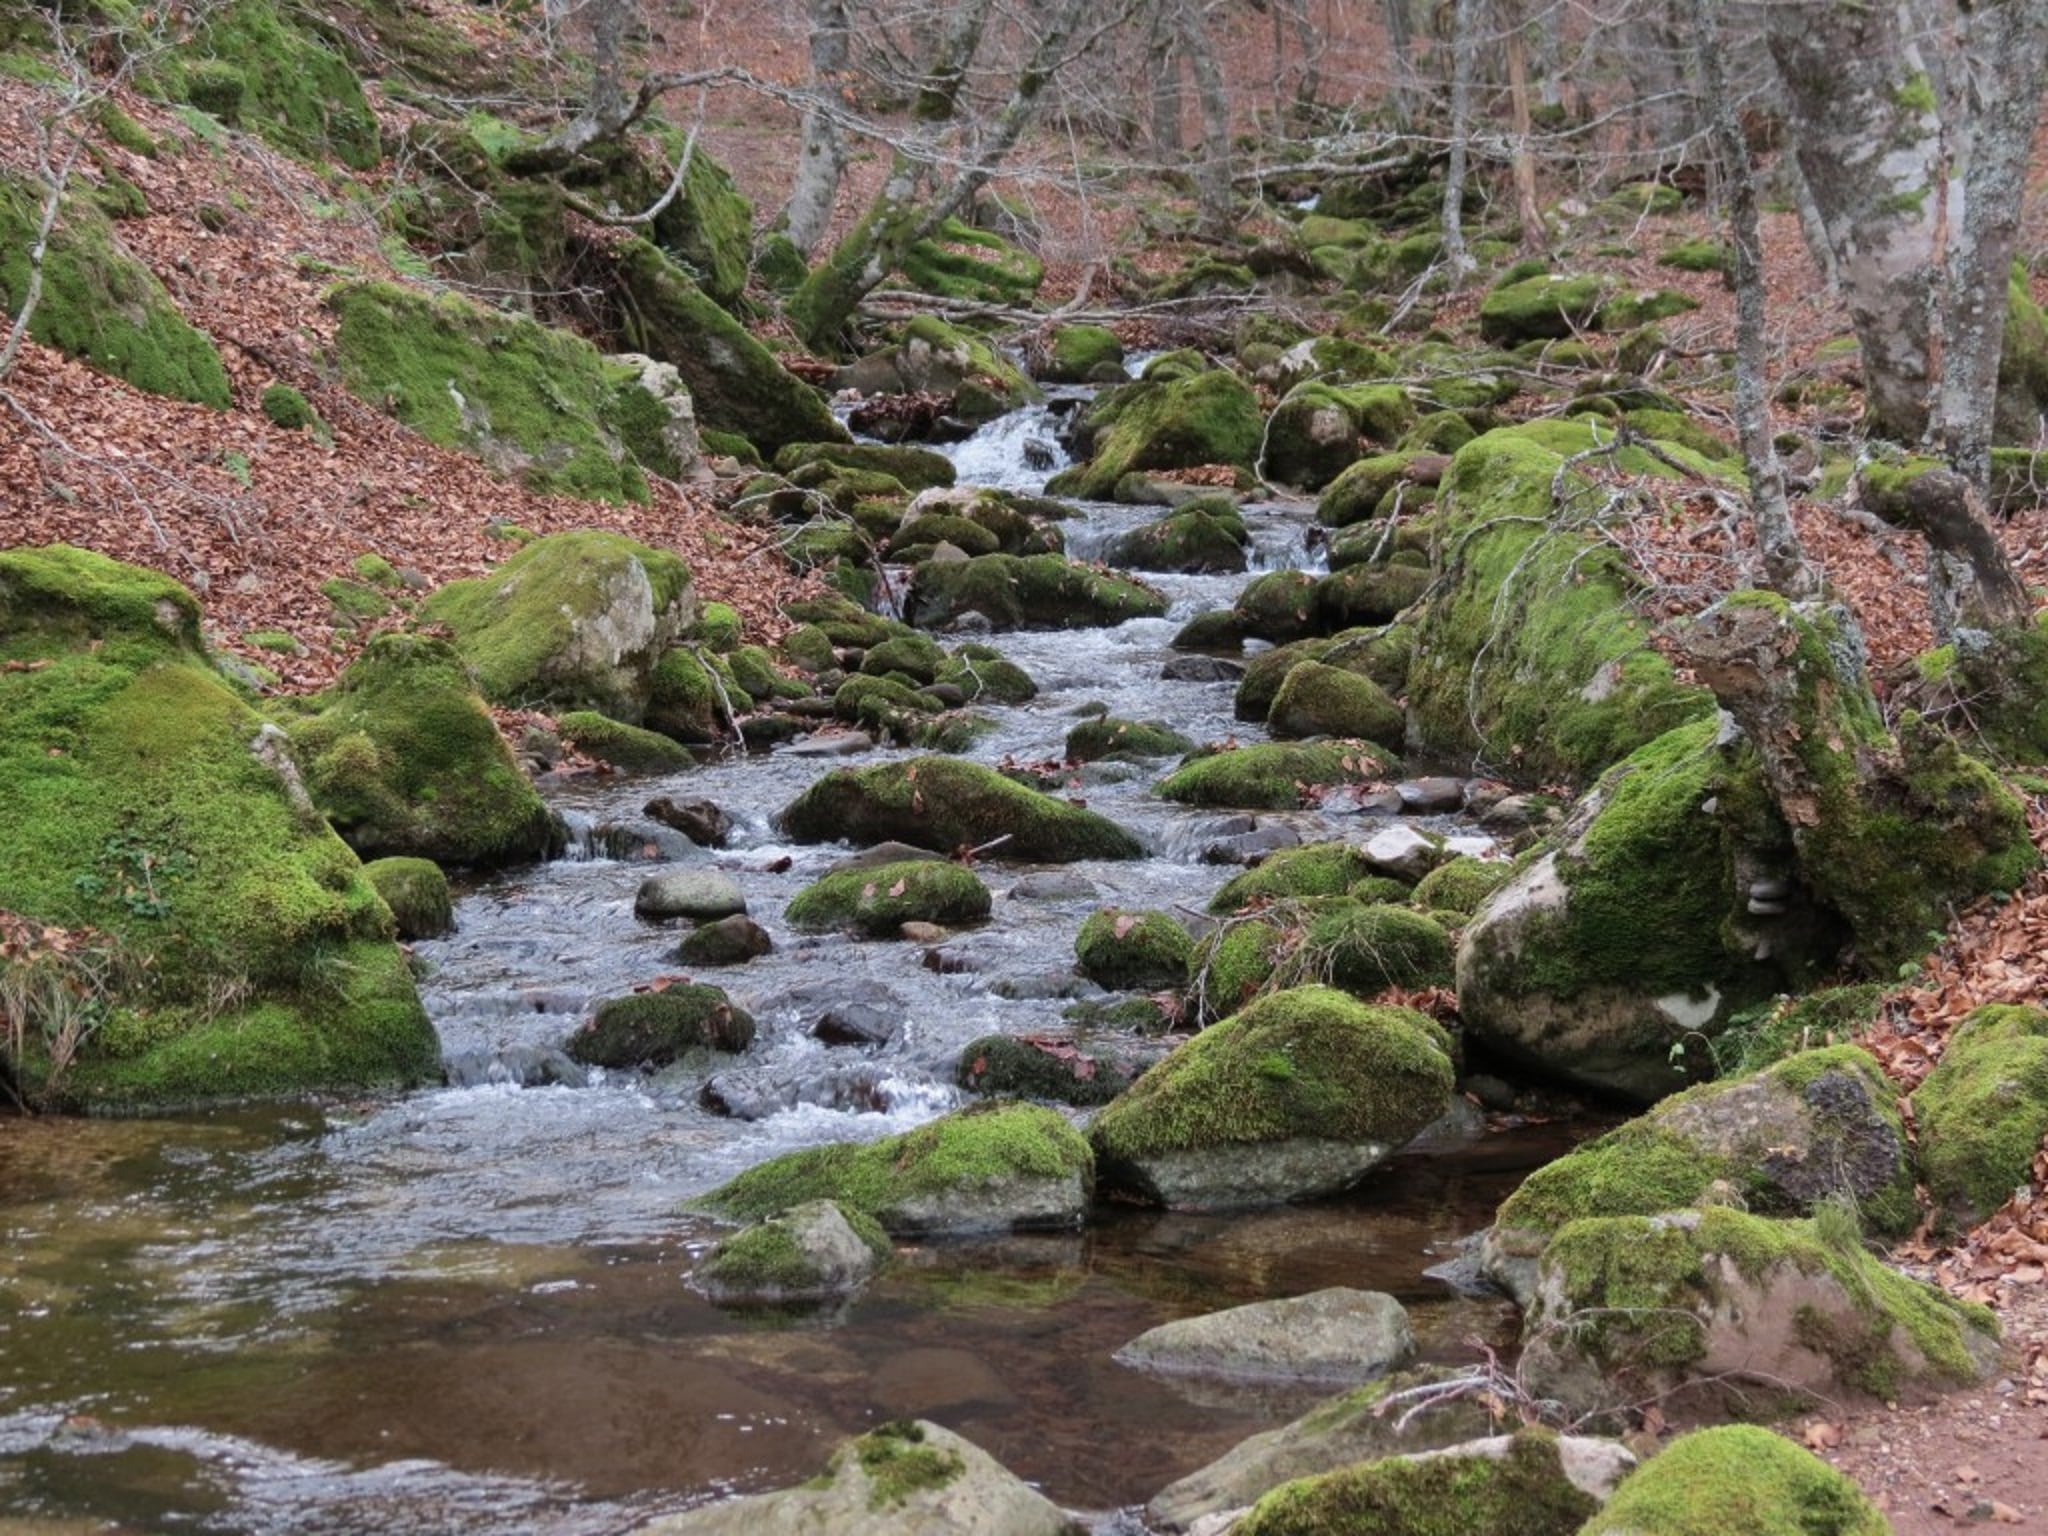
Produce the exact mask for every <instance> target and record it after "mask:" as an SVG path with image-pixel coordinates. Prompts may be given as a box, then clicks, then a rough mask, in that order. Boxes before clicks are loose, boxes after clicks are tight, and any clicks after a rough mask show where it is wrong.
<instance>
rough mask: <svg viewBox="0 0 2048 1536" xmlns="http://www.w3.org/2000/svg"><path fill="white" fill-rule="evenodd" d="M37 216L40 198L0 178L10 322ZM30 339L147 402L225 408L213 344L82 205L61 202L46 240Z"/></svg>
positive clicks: (2, 276) (224, 381)
mask: <svg viewBox="0 0 2048 1536" xmlns="http://www.w3.org/2000/svg"><path fill="white" fill-rule="evenodd" d="M42 211H43V209H42V195H41V193H40V192H38V191H37V190H35V189H34V188H33V187H31V186H30V185H29V184H27V183H26V182H23V181H19V180H16V179H15V178H13V177H11V176H0V313H5V314H6V315H8V316H10V317H12V316H14V315H16V314H17V313H19V312H20V309H21V306H22V304H23V303H24V302H25V301H26V300H27V298H28V289H29V253H30V252H31V251H32V250H34V249H35V244H36V236H37V233H38V231H39V229H40V228H41V224H42ZM28 333H29V336H30V337H31V339H33V340H35V341H38V342H41V343H42V344H43V345H44V346H46V347H54V348H56V350H57V351H59V352H62V353H64V354H65V356H67V357H75V358H77V359H78V360H79V361H80V362H84V363H90V364H91V365H92V366H93V367H95V368H98V369H100V370H101V371H102V372H105V373H111V374H112V375H114V377H116V378H118V379H126V380H127V381H128V382H129V383H130V384H133V385H134V386H135V387H136V388H137V389H140V390H146V391H147V392H149V393H150V394H153V395H167V396H169V397H170V398H171V399H173V400H191V401H195V402H197V403H198V404H200V405H211V406H215V407H218V408H222V409H225V408H226V406H227V405H228V401H229V395H228V376H227V370H226V369H225V368H223V367H222V366H221V361H220V354H219V353H218V352H216V351H215V350H214V347H213V343H212V342H211V341H210V340H208V339H207V337H206V334H205V333H204V332H203V331H199V330H197V329H195V328H194V327H192V326H191V325H189V324H187V323H186V320H185V317H184V316H183V315H181V314H179V313H178V307H177V305H176V304H174V303H172V302H171V296H170V295H169V294H168V293H166V292H165V291H164V288H163V284H161V283H159V282H158V281H157V280H156V278H155V277H153V276H152V275H151V274H150V271H149V268H147V267H145V266H144V265H143V264H142V263H141V262H139V261H137V260H136V259H135V258H134V257H133V256H131V255H130V254H129V253H128V250H127V248H126V247H125V246H124V245H122V243H121V241H120V238H119V236H117V235H116V234H115V232H114V226H113V225H112V224H111V223H110V222H109V221H108V219H107V217H106V215H105V214H103V213H101V212H100V211H99V210H98V208H96V207H95V206H94V205H93V204H92V202H91V201H90V200H88V199H86V198H82V197H72V198H67V199H66V200H65V204H64V208H63V212H62V216H61V217H60V218H59V220H58V222H57V224H56V226H55V227H54V228H53V229H52V231H51V235H50V244H49V249H48V251H47V252H46V254H45V256H44V258H43V288H42V296H41V298H39V299H38V300H37V302H36V308H35V313H34V314H33V315H31V316H30V317H29V329H28Z"/></svg>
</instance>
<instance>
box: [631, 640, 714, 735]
mask: <svg viewBox="0 0 2048 1536" xmlns="http://www.w3.org/2000/svg"><path fill="white" fill-rule="evenodd" d="M647 723H648V724H649V725H650V726H652V727H653V728H654V729H656V730H658V731H660V732H661V733H662V734H663V735H665V736H672V737H674V738H675V739H676V740H677V741H685V742H696V743H710V742H714V741H717V740H719V739H720V738H721V737H722V736H723V735H724V729H723V727H724V723H725V716H724V710H723V707H722V706H721V705H720V703H719V700H718V690H717V689H716V688H715V687H714V686H713V684H712V680H711V673H710V671H709V670H708V669H706V667H705V665H704V662H703V660H702V658H700V657H699V656H697V655H696V654H695V653H694V652H692V651H688V650H684V649H682V648H680V647H678V648H676V649H673V650H668V651H664V652H662V655H661V659H660V660H659V661H657V662H656V663H655V664H654V673H653V676H652V678H651V679H650V681H649V685H648V696H647Z"/></svg>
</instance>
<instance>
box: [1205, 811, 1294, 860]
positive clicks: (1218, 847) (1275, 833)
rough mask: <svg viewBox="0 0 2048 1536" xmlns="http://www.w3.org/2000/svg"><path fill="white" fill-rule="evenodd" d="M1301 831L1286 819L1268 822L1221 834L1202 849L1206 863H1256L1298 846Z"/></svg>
mask: <svg viewBox="0 0 2048 1536" xmlns="http://www.w3.org/2000/svg"><path fill="white" fill-rule="evenodd" d="M1300 846H1301V834H1300V833H1299V832H1297V831H1295V830H1294V828H1292V827H1290V826H1288V825H1287V823H1286V822H1284V821H1269V822H1266V823H1265V824H1264V825H1263V826H1258V827H1254V828H1253V829H1252V830H1251V831H1249V832H1240V833H1238V834H1237V835H1236V836H1234V837H1221V838H1218V839H1217V840H1216V841H1215V842H1213V843H1210V844H1208V845H1206V846H1205V847H1204V848H1203V849H1202V862H1203V863H1204V864H1256V863H1258V862H1259V861H1260V860H1261V859H1263V858H1265V857H1266V855H1267V854H1269V853H1278V852H1279V851H1280V850H1281V849H1283V848H1299V847H1300Z"/></svg>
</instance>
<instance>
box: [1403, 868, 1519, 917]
mask: <svg viewBox="0 0 2048 1536" xmlns="http://www.w3.org/2000/svg"><path fill="white" fill-rule="evenodd" d="M1514 873H1515V868H1514V866H1513V865H1512V864H1509V863H1507V862H1505V861H1504V860H1498V859H1476V858H1474V857H1473V856H1472V855H1471V854H1469V853H1465V854H1460V855H1459V856H1458V857H1457V858H1455V859H1452V860H1451V861H1450V862H1448V863H1446V864H1439V865H1438V866H1437V867H1436V868H1435V869H1433V870H1431V871H1430V872H1429V873H1428V874H1426V875H1424V876H1423V877H1422V879H1421V880H1419V881H1417V882H1416V886H1415V896H1414V903H1415V905H1416V907H1418V908H1419V909H1421V910H1422V911H1424V912H1460V913H1463V914H1465V915H1466V916H1468V917H1469V916H1471V915H1472V913H1474V912H1476V911H1478V910H1479V907H1480V904H1481V903H1482V902H1484V901H1485V900H1486V898H1487V897H1489V896H1491V895H1492V894H1493V893H1494V892H1495V891H1497V890H1499V889H1500V888H1501V887H1502V886H1504V885H1506V884H1507V883H1508V881H1509V880H1511V879H1513V878H1514Z"/></svg>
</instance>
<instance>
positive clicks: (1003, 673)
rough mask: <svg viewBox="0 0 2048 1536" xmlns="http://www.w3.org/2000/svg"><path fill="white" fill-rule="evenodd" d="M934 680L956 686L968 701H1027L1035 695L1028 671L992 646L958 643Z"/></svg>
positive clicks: (1036, 693) (1036, 694)
mask: <svg viewBox="0 0 2048 1536" xmlns="http://www.w3.org/2000/svg"><path fill="white" fill-rule="evenodd" d="M937 680H938V681H939V682H941V683H946V684H949V685H951V686H952V687H955V688H958V689H959V690H960V691H961V692H962V693H963V694H965V695H966V696H967V699H968V702H970V703H975V702H979V703H985V704H1026V703H1029V702H1030V701H1031V700H1032V699H1035V698H1037V697H1038V684H1036V683H1034V682H1033V681H1032V680H1031V674H1030V673H1028V672H1026V671H1025V670H1024V669H1023V668H1022V667H1020V666H1018V665H1017V664H1016V663H1015V662H1014V661H1011V660H1009V659H1008V658H1006V657H1005V656H1004V655H1003V654H1002V652H1000V651H998V650H996V649H995V648H994V647H992V646H986V645H963V646H960V647H958V648H957V649H956V650H955V651H954V652H953V654H952V655H951V656H949V657H948V658H947V659H946V663H945V665H944V666H942V667H940V668H939V675H938V679H937Z"/></svg>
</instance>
